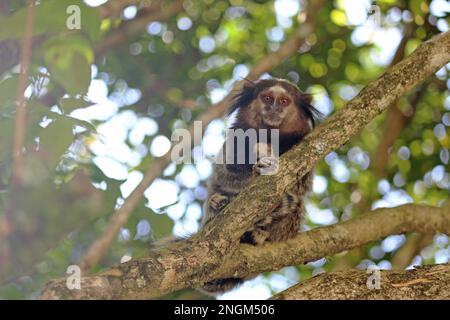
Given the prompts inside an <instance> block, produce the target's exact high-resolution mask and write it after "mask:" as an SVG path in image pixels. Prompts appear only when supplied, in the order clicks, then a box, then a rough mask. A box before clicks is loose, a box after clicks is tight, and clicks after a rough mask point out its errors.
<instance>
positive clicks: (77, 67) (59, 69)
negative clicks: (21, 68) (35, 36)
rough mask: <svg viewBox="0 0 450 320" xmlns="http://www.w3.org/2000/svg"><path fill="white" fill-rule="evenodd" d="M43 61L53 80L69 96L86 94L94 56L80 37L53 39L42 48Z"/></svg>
mask: <svg viewBox="0 0 450 320" xmlns="http://www.w3.org/2000/svg"><path fill="white" fill-rule="evenodd" d="M44 50H45V53H44V60H45V63H46V64H47V66H48V69H49V70H50V74H51V76H52V78H53V79H55V80H56V81H57V82H58V83H60V84H61V85H62V86H63V87H64V88H65V89H66V91H67V92H68V93H69V94H71V95H76V94H86V93H87V90H88V87H89V84H90V82H91V66H90V64H91V63H92V62H93V59H94V54H93V51H92V48H91V47H90V44H89V42H88V41H87V40H86V39H85V38H84V37H82V36H78V35H74V36H71V37H55V38H52V39H51V40H49V41H47V43H46V45H45V47H44Z"/></svg>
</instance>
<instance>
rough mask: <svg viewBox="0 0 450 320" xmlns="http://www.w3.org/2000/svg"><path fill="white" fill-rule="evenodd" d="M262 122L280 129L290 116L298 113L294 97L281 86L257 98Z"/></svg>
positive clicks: (267, 90)
mask: <svg viewBox="0 0 450 320" xmlns="http://www.w3.org/2000/svg"><path fill="white" fill-rule="evenodd" d="M255 103H256V104H259V108H260V112H261V116H262V121H263V122H264V123H265V124H266V125H268V126H270V127H279V126H280V125H281V123H282V122H283V120H284V119H285V118H286V117H287V116H288V115H289V114H291V115H294V113H295V114H296V113H297V107H296V105H295V102H294V97H292V96H291V95H290V93H289V92H288V91H287V90H286V89H285V88H283V87H282V86H280V85H275V86H272V87H269V88H267V89H265V90H263V91H262V92H261V93H260V94H259V95H258V97H257V101H255Z"/></svg>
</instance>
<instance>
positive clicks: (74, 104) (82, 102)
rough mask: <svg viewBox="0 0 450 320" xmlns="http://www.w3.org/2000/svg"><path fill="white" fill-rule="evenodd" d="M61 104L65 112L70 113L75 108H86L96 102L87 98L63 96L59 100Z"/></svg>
mask: <svg viewBox="0 0 450 320" xmlns="http://www.w3.org/2000/svg"><path fill="white" fill-rule="evenodd" d="M59 104H60V106H61V107H62V109H63V110H64V112H65V113H70V112H72V111H73V110H75V109H80V108H86V107H89V106H91V105H93V104H94V103H93V102H91V101H88V100H86V99H85V98H83V97H81V98H72V97H71V98H62V99H61V100H60V101H59Z"/></svg>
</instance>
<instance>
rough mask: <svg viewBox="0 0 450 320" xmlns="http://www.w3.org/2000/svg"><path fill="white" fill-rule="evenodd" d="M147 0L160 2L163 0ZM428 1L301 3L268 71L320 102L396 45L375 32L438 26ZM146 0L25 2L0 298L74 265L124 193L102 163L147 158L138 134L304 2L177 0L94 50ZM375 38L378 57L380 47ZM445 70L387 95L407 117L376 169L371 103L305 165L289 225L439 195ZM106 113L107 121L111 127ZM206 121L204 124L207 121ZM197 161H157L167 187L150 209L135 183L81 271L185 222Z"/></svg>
mask: <svg viewBox="0 0 450 320" xmlns="http://www.w3.org/2000/svg"><path fill="white" fill-rule="evenodd" d="M110 1H112V0H110ZM114 1H120V0H114ZM155 1H156V0H155ZM7 2H8V4H9V8H10V10H9V12H7V13H3V15H1V16H0V41H3V40H11V39H16V40H19V41H20V40H21V37H22V36H23V33H24V26H25V21H24V19H25V16H26V7H25V1H14V0H9V1H7ZM163 2H164V5H167V2H169V1H163ZM438 2H440V1H439V0H433V1H416V0H414V1H402V0H399V1H393V0H389V1H387V0H384V1H377V2H376V3H374V4H376V5H377V6H378V7H376V8H377V10H379V12H378V13H379V16H377V17H376V18H379V21H375V20H374V21H375V23H374V22H373V21H372V22H370V21H369V20H371V19H372V18H371V16H367V12H368V11H369V7H370V2H367V7H366V11H363V12H362V15H363V16H365V17H363V18H364V19H363V20H361V21H359V22H357V23H354V22H353V21H352V19H350V18H351V16H352V10H353V9H352V3H351V1H343V0H337V1H327V2H326V5H325V6H324V7H323V8H322V10H320V11H319V12H315V14H317V26H316V28H315V30H314V31H313V32H312V33H311V34H310V35H309V36H308V37H307V39H306V40H307V41H306V43H305V44H304V45H303V46H302V47H301V48H299V52H298V54H296V55H293V56H292V57H290V58H289V59H287V60H286V61H285V62H284V63H283V64H282V65H280V66H279V67H278V68H276V69H275V70H273V71H272V72H271V73H270V75H271V76H275V77H282V78H288V79H290V80H291V81H293V82H296V83H298V84H299V86H300V87H301V88H302V89H303V90H306V91H308V92H311V93H312V94H313V95H314V103H315V104H316V105H317V106H318V108H319V109H320V110H322V111H323V112H325V113H326V114H330V113H332V112H334V111H336V110H339V109H340V108H342V107H343V106H344V105H345V103H346V101H348V100H349V99H351V98H352V97H353V96H355V95H356V94H357V93H358V91H359V90H360V89H361V88H363V87H364V86H365V85H367V84H368V83H370V82H372V81H373V80H375V79H376V78H377V77H378V76H380V75H381V73H382V72H384V71H385V70H386V68H387V67H388V65H389V63H390V60H391V59H392V55H393V53H394V51H395V48H396V47H393V50H392V46H393V44H392V43H386V42H385V41H384V39H383V37H386V38H387V39H390V40H392V39H397V40H395V41H397V42H399V41H400V38H401V37H402V34H403V31H404V30H405V28H406V26H408V27H411V28H412V30H413V31H412V35H411V36H410V37H409V39H408V40H407V45H406V49H405V52H404V55H408V54H410V53H411V52H412V51H413V50H414V49H415V48H416V47H417V46H418V45H419V44H420V43H421V42H422V41H424V40H426V39H428V38H430V37H431V36H432V35H434V34H437V33H439V32H441V31H445V30H447V29H448V25H449V18H448V12H443V13H442V12H441V11H439V10H438V9H439V4H438ZM146 3H147V2H145V1H142V2H141V3H137V5H136V6H130V7H127V8H124V10H123V11H122V12H121V14H120V15H119V16H116V17H102V18H101V15H100V14H99V8H95V7H90V6H87V5H86V4H85V3H84V2H83V1H76V0H42V1H40V4H39V5H38V6H37V8H36V9H37V10H36V21H35V24H34V29H33V37H34V38H33V42H36V43H37V44H35V45H34V48H33V54H32V60H31V66H30V70H29V77H28V80H29V84H30V85H29V87H28V88H27V91H26V96H27V98H28V101H27V127H26V139H25V143H24V151H25V162H24V168H23V173H24V182H23V186H22V187H21V188H20V189H15V188H12V187H11V186H10V178H11V165H12V156H11V153H12V141H13V136H14V121H15V119H14V118H15V103H16V88H17V84H18V74H17V72H18V69H17V68H14V69H13V70H10V71H8V72H5V73H4V74H2V75H0V136H1V138H0V224H1V223H2V221H4V219H5V217H6V215H7V212H9V211H10V210H14V212H15V215H14V218H13V225H12V231H13V232H12V234H13V236H10V237H9V238H8V248H9V249H11V250H12V251H11V252H12V255H11V256H8V257H9V259H6V260H5V257H1V260H0V264H2V266H0V271H2V270H3V273H2V272H0V274H1V276H0V279H2V280H3V286H1V287H0V297H1V298H6V299H14V298H32V297H35V296H36V295H37V293H38V290H39V288H40V287H41V286H42V284H43V283H44V282H45V281H48V279H50V278H52V277H57V276H61V275H63V274H64V272H65V270H66V268H67V266H68V265H70V264H76V263H77V262H78V261H79V259H80V258H81V256H82V254H83V252H84V251H85V250H86V248H87V247H88V246H89V245H90V244H91V243H92V242H93V241H94V240H95V239H96V238H97V237H98V236H99V235H100V234H101V232H102V230H104V228H105V226H106V224H107V222H108V219H109V217H110V215H111V214H112V213H113V211H114V209H115V208H118V207H120V206H121V205H122V204H123V201H124V198H125V197H126V195H127V194H128V193H127V192H129V191H124V182H125V180H126V178H127V177H126V176H123V175H121V174H119V173H117V174H110V172H114V171H120V170H119V169H117V168H125V169H126V171H127V172H129V173H130V175H131V174H137V175H138V176H139V174H138V173H139V172H140V173H143V172H144V171H145V170H146V169H147V168H149V167H150V166H151V165H152V162H153V160H154V159H155V158H157V154H155V152H152V151H151V150H152V148H151V147H150V146H152V144H153V143H154V142H155V143H159V141H161V140H157V139H158V138H159V139H160V138H161V137H164V136H165V137H166V138H168V139H170V136H171V132H172V131H173V130H174V129H175V128H179V127H185V126H186V125H187V123H189V122H190V121H191V120H192V119H193V118H194V117H195V116H197V115H198V114H200V113H201V112H204V111H205V110H207V108H208V105H210V104H211V102H215V101H217V100H218V99H217V96H219V97H220V96H222V95H223V93H224V92H227V91H228V90H230V89H231V85H232V83H233V82H234V81H236V80H240V79H241V78H242V77H244V76H245V75H246V73H247V72H248V70H250V69H251V68H252V66H254V65H255V63H257V61H259V60H260V59H261V58H262V57H264V56H265V55H266V54H268V53H270V52H273V51H275V50H277V49H278V47H279V46H280V43H282V42H283V41H284V40H286V39H287V38H288V37H289V36H290V35H292V34H293V33H294V32H295V30H296V28H297V27H298V26H299V25H300V24H301V23H302V22H303V21H304V18H305V17H304V8H305V6H306V3H304V2H303V1H300V2H296V1H295V0H291V1H289V0H276V1H261V0H259V1H257V0H254V1H251V0H228V1H225V0H199V1H190V0H186V1H184V10H183V11H179V12H178V13H177V14H175V15H174V16H172V17H171V18H169V19H165V20H164V21H157V20H156V21H149V22H148V24H147V27H146V28H143V29H142V30H140V32H138V33H135V34H132V35H127V37H126V38H125V39H124V40H123V41H121V42H118V43H116V44H115V45H112V46H110V47H108V48H107V50H106V51H105V52H103V51H101V52H100V50H99V48H100V47H102V46H104V45H105V42H106V40H107V39H108V37H110V36H114V35H117V33H118V32H119V31H118V30H120V28H121V27H122V26H126V25H129V24H131V23H133V21H134V20H136V19H140V18H142V17H145V15H146V14H148V13H147V12H146V9H147V8H146ZM150 3H151V2H150ZM293 3H294V4H293ZM298 3H299V4H300V5H299V6H297V5H296V4H298ZM107 4H108V3H106V5H107ZM70 5H77V6H78V7H79V8H80V10H81V30H68V29H67V27H66V21H67V18H68V16H69V14H68V13H67V12H66V9H67V7H68V6H70ZM442 5H443V4H442V3H441V6H442ZM298 7H299V8H298ZM430 7H433V8H435V9H433V10H430ZM277 8H278V9H277ZM292 8H294V9H292ZM295 8H296V9H295ZM446 8H447V9H448V6H447V7H446ZM298 9H300V10H298ZM283 10H294V12H293V13H291V12H283ZM355 10H356V9H355ZM297 11H298V12H297ZM360 15H361V14H360ZM377 23H379V25H377ZM361 39H363V40H361ZM364 39H365V40H364ZM394 45H397V44H395V43H394ZM387 47H389V48H391V49H387ZM386 51H389V55H388V57H387V58H386V57H383V54H385V52H386ZM99 52H100V53H99ZM265 76H267V75H265ZM448 79H449V68H448V66H447V68H443V69H442V70H440V71H439V72H438V73H437V74H436V76H435V77H433V78H432V79H429V80H428V81H426V83H424V84H423V85H422V86H421V87H420V88H418V89H416V90H422V91H423V94H421V98H420V100H419V101H417V103H415V104H414V105H413V104H412V101H413V97H414V94H415V93H416V91H413V92H411V93H409V94H408V95H406V96H405V97H402V98H401V99H399V101H398V104H397V107H398V108H399V110H400V111H401V114H403V115H404V116H405V117H406V118H407V119H408V120H407V122H406V125H405V126H404V128H403V130H401V133H400V135H399V136H398V138H397V139H396V140H395V143H394V145H393V146H392V147H391V148H390V157H389V161H388V163H387V164H386V165H385V169H384V172H383V174H382V175H381V176H380V175H377V174H375V173H374V171H373V170H372V165H373V162H374V161H376V159H377V153H376V152H377V146H378V145H379V143H380V141H381V140H382V139H383V137H384V135H386V134H387V135H388V134H389V132H386V131H385V127H384V123H385V117H386V116H385V115H381V116H379V117H377V118H376V119H375V120H374V121H373V122H371V123H370V124H369V125H368V126H367V127H366V128H365V129H364V130H363V131H362V132H361V133H360V135H358V136H357V137H355V138H354V139H353V140H352V141H351V142H349V143H348V144H346V145H344V146H342V148H340V149H339V150H336V151H335V152H333V153H331V154H330V155H328V156H327V158H326V159H325V161H322V162H321V163H320V164H319V165H318V166H317V169H316V176H317V177H316V180H315V188H314V193H313V194H312V195H311V198H310V204H309V205H308V219H307V221H306V225H305V229H309V228H312V227H316V226H319V225H324V224H330V223H334V222H338V221H340V220H345V219H349V218H352V217H354V216H357V215H358V214H361V213H363V212H366V211H368V210H370V209H371V208H375V207H378V206H396V205H399V204H402V203H405V202H416V203H426V204H430V205H441V204H442V202H443V201H444V200H445V199H447V198H448V196H449V190H450V168H449V157H450V156H449V148H450V129H449V127H450V97H449V91H448V85H449V81H448ZM99 83H101V85H99ZM94 84H97V85H96V86H94ZM90 87H91V89H89V88H90ZM104 87H105V88H106V89H105V91H107V93H106V94H105V96H107V97H108V99H109V102H108V103H106V102H105V101H101V102H99V101H92V100H95V99H93V97H96V96H97V97H98V96H100V95H101V94H102V93H101V92H96V90H100V91H101V90H103V88H104ZM88 91H89V93H88ZM107 105H108V106H109V107H107ZM111 105H112V106H114V107H111ZM92 106H93V107H92ZM92 108H96V109H92ZM89 110H91V111H89ZM94 110H96V111H94ZM111 110H112V111H111ZM90 115H91V116H90ZM86 120H89V121H86ZM117 123H119V124H120V125H121V128H119V129H121V130H116V129H115V128H117V127H114V126H113V124H114V125H116V126H117ZM214 123H215V125H216V127H217V124H218V123H219V127H220V124H221V122H220V120H217V121H215V122H214ZM138 127H139V128H140V129H139V130H140V131H139V130H137V128H138ZM142 127H144V129H143V128H142ZM152 127H153V129H154V130H153V129H151V128H152ZM108 128H109V129H108ZM111 128H112V129H111ZM107 129H108V130H107ZM222 131H223V130H222ZM105 132H106V133H109V134H111V135H113V133H117V134H118V135H119V136H120V135H121V134H122V133H124V136H123V139H122V140H121V141H120V139H121V138H119V143H120V148H114V149H113V151H111V150H110V151H108V150H105V149H108V143H105V141H107V140H108V139H110V138H112V140H111V141H113V143H114V141H115V140H114V139H115V137H108V136H104V134H105ZM165 140H167V139H165ZM99 146H100V147H99ZM101 146H103V149H102V147H101ZM194 154H195V152H194ZM130 155H132V156H130ZM99 157H102V158H103V159H104V158H107V159H108V161H111V162H113V163H114V164H116V166H113V169H110V170H105V167H104V166H103V165H102V164H100V162H97V161H96V159H98V158H99ZM130 159H131V160H130ZM200 165H202V166H206V167H208V165H210V163H209V162H208V161H207V163H206V164H205V163H204V162H202V163H201V164H197V165H196V166H193V165H184V166H183V165H177V166H175V165H171V166H170V167H169V168H167V169H166V171H165V172H164V175H163V177H161V179H163V180H159V182H160V181H165V182H170V183H172V184H176V187H177V190H176V194H177V197H176V200H175V201H173V202H172V203H170V204H169V205H165V206H163V207H161V208H155V206H152V205H151V202H152V199H155V198H159V197H160V196H162V194H158V189H157V188H156V189H155V188H154V189H152V188H150V189H149V192H148V193H146V198H144V199H143V200H142V201H141V203H140V204H139V206H138V207H137V208H136V210H135V212H134V213H133V215H132V217H131V219H130V220H129V221H128V223H127V225H126V226H124V228H123V229H122V231H121V234H120V236H119V237H118V239H117V241H116V242H115V243H114V244H113V246H112V248H111V250H110V252H109V254H108V255H107V256H106V257H105V258H104V259H103V260H102V262H101V264H100V265H99V266H97V267H96V270H100V269H102V268H105V267H107V266H109V265H112V264H117V263H119V262H120V261H126V260H127V259H129V258H131V257H132V258H136V257H140V256H144V255H145V254H146V252H147V250H148V248H149V246H150V245H151V243H152V242H153V241H154V240H155V239H159V238H162V237H165V236H168V235H170V234H171V232H172V230H175V231H176V233H177V234H180V233H181V234H183V233H185V234H186V233H189V232H195V230H196V228H198V222H199V220H200V215H199V214H198V212H199V208H200V207H201V205H202V203H203V201H204V199H205V192H206V191H205V190H206V189H205V185H206V180H207V175H205V174H201V173H200V169H199V166H200ZM117 166H119V167H117ZM114 168H115V169H114ZM111 170H112V171H111ZM192 170H194V172H197V173H195V174H194V178H195V179H194V178H193V180H192V181H195V182H192V181H190V178H189V177H192V175H191V176H189V175H186V172H191V173H192ZM204 171H205V170H203V172H204ZM206 171H207V170H206ZM119 176H120V178H118V177H119ZM186 177H188V178H186ZM186 180H187V181H186ZM197 180H198V181H197ZM154 185H157V184H156V182H155V184H154ZM127 188H128V190H129V189H130V186H128V187H127ZM161 192H164V191H161ZM124 193H125V194H124ZM152 208H153V209H152ZM171 211H172V212H173V213H172V214H167V213H168V212H169V213H170V212H171ZM380 223H382V222H380ZM174 226H175V229H174ZM1 235H2V231H1V228H0V236H1ZM395 237H397V238H395ZM399 237H400V238H399ZM402 237H403V238H402ZM404 240H405V239H404V236H394V238H392V237H391V238H388V239H385V240H383V241H380V242H377V243H373V244H370V245H368V246H365V247H364V248H362V252H363V255H362V256H357V257H354V259H356V261H354V264H355V265H359V266H361V267H364V266H367V265H368V264H378V265H379V266H380V267H383V268H389V267H390V262H389V261H390V258H391V257H392V255H393V254H395V251H396V250H397V249H398V247H399V246H400V245H401V244H402V243H403V241H404ZM448 245H449V244H448V238H447V237H445V236H439V235H438V236H436V237H435V241H434V243H433V244H432V245H431V246H429V247H427V248H425V250H424V251H422V255H421V256H418V257H415V260H414V263H416V264H417V263H435V262H442V261H444V260H445V259H447V260H448V259H449V256H450V254H449V250H450V249H449V247H448ZM3 246H5V244H3ZM0 247H1V245H0ZM445 250H447V251H446V252H447V254H446V256H445V254H443V252H444V251H445ZM1 252H3V251H1ZM5 252H7V251H5ZM11 252H10V253H11ZM3 253H4V252H3ZM444 253H445V252H444ZM342 256H343V255H342V254H341V255H338V256H335V257H326V258H324V259H321V260H319V261H316V262H313V263H309V264H306V265H304V266H298V267H297V268H286V269H284V270H282V271H280V272H273V273H270V274H266V275H265V276H264V279H265V280H263V282H264V283H265V284H267V286H268V287H269V288H271V290H272V291H274V292H275V291H279V290H281V289H283V288H285V287H286V286H287V285H290V284H292V283H293V281H297V280H298V279H306V278H308V277H311V276H312V275H313V274H316V273H317V272H322V271H329V270H332V269H333V266H334V265H335V263H336V262H337V261H338V260H339V259H341V258H342ZM445 257H446V258H445ZM442 259H444V260H442ZM5 270H6V271H5ZM94 271H95V270H94ZM5 273H6V274H5ZM4 280H8V282H7V283H5V282H4ZM194 296H195V295H194ZM173 297H177V296H173Z"/></svg>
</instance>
